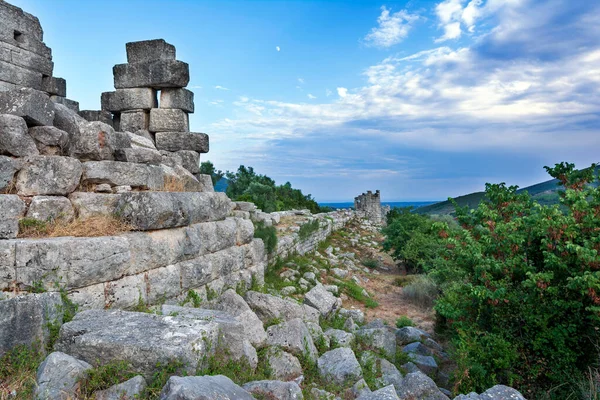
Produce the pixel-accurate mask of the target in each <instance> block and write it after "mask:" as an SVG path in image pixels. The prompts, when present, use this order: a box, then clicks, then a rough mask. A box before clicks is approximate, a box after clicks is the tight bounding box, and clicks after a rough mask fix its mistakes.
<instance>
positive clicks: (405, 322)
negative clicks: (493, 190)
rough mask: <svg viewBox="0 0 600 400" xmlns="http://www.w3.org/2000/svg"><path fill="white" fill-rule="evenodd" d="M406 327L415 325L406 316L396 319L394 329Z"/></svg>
mask: <svg viewBox="0 0 600 400" xmlns="http://www.w3.org/2000/svg"><path fill="white" fill-rule="evenodd" d="M406 326H415V323H414V322H413V321H412V319H410V318H408V317H407V316H406V315H403V316H401V317H400V318H396V328H404V327H406Z"/></svg>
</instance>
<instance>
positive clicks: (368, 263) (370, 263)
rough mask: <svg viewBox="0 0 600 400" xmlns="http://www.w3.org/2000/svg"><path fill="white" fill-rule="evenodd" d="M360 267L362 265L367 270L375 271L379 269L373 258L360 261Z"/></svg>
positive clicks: (376, 261)
mask: <svg viewBox="0 0 600 400" xmlns="http://www.w3.org/2000/svg"><path fill="white" fill-rule="evenodd" d="M361 263H362V265H364V266H365V267H367V268H370V269H375V268H377V267H379V261H378V260H375V259H374V258H365V259H364V260H362V261H361Z"/></svg>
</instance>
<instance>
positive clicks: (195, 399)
mask: <svg viewBox="0 0 600 400" xmlns="http://www.w3.org/2000/svg"><path fill="white" fill-rule="evenodd" d="M160 399H161V400H215V399H219V400H253V399H254V397H252V395H251V394H250V393H248V392H247V391H245V390H244V389H242V388H241V387H239V386H238V385H236V384H235V383H233V381H232V380H231V379H229V378H227V377H226V376H223V375H215V376H208V375H205V376H186V377H178V376H172V377H170V378H169V380H168V381H167V384H166V385H165V387H164V388H163V390H162V392H161V393H160Z"/></svg>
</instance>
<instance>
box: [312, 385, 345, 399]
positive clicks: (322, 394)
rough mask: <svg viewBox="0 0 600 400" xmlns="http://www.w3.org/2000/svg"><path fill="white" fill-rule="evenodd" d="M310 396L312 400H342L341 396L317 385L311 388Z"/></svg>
mask: <svg viewBox="0 0 600 400" xmlns="http://www.w3.org/2000/svg"><path fill="white" fill-rule="evenodd" d="M310 396H311V397H310V398H311V399H312V400H341V398H340V397H337V396H336V395H335V394H333V393H329V392H328V391H326V390H323V389H319V388H316V387H314V388H312V389H311V390H310Z"/></svg>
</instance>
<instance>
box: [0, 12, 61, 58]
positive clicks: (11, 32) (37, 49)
mask: <svg viewBox="0 0 600 400" xmlns="http://www.w3.org/2000/svg"><path fill="white" fill-rule="evenodd" d="M3 22H4V21H3ZM17 31H18V30H17ZM18 32H20V34H19V35H15V29H14V28H11V27H10V26H8V25H5V24H4V23H3V24H2V25H0V41H2V42H4V43H9V44H12V45H13V46H17V47H19V48H22V49H25V50H29V51H32V52H34V53H36V54H38V55H40V56H42V57H45V58H48V59H50V58H52V50H50V48H49V47H48V46H46V45H45V44H44V42H42V41H41V40H39V39H36V38H35V37H34V36H32V35H29V34H27V33H25V32H23V31H18Z"/></svg>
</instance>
